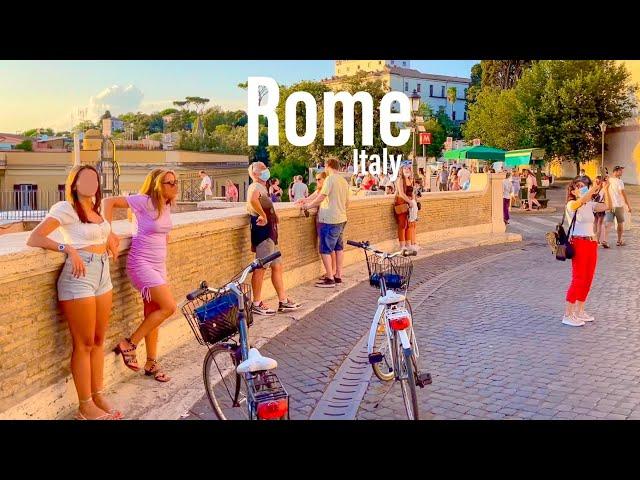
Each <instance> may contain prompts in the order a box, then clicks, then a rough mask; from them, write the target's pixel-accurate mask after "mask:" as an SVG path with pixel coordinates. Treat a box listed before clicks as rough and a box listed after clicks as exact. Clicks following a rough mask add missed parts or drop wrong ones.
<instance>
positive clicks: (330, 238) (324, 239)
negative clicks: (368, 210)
mask: <svg viewBox="0 0 640 480" xmlns="http://www.w3.org/2000/svg"><path fill="white" fill-rule="evenodd" d="M346 224H347V222H342V223H321V224H320V253H321V254H322V255H329V254H330V253H331V252H336V251H339V250H344V246H343V245H342V232H344V227H345V225H346Z"/></svg>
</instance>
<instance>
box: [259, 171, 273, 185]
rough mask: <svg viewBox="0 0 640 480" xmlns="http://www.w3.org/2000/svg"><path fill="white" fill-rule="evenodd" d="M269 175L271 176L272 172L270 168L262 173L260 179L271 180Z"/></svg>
mask: <svg viewBox="0 0 640 480" xmlns="http://www.w3.org/2000/svg"><path fill="white" fill-rule="evenodd" d="M269 177H271V172H270V171H269V169H268V168H267V169H266V170H263V171H262V172H261V173H260V180H262V181H263V182H266V181H267V180H269Z"/></svg>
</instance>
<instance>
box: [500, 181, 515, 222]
mask: <svg viewBox="0 0 640 480" xmlns="http://www.w3.org/2000/svg"><path fill="white" fill-rule="evenodd" d="M512 196H513V183H511V172H509V171H507V176H506V178H505V179H504V180H503V181H502V218H503V219H504V223H506V224H507V225H509V206H510V205H511V197H512Z"/></svg>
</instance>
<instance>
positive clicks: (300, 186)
mask: <svg viewBox="0 0 640 480" xmlns="http://www.w3.org/2000/svg"><path fill="white" fill-rule="evenodd" d="M291 194H292V195H293V198H292V199H291V201H292V202H296V201H298V200H301V199H303V198H305V197H306V196H308V195H309V188H308V187H307V185H306V184H304V183H302V182H300V183H294V184H293V187H291Z"/></svg>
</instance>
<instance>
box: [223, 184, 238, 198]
mask: <svg viewBox="0 0 640 480" xmlns="http://www.w3.org/2000/svg"><path fill="white" fill-rule="evenodd" d="M225 186H226V188H225V192H224V198H225V200H226V201H227V202H237V201H238V187H236V186H235V184H234V183H233V182H232V181H231V180H227V182H226V184H225Z"/></svg>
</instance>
